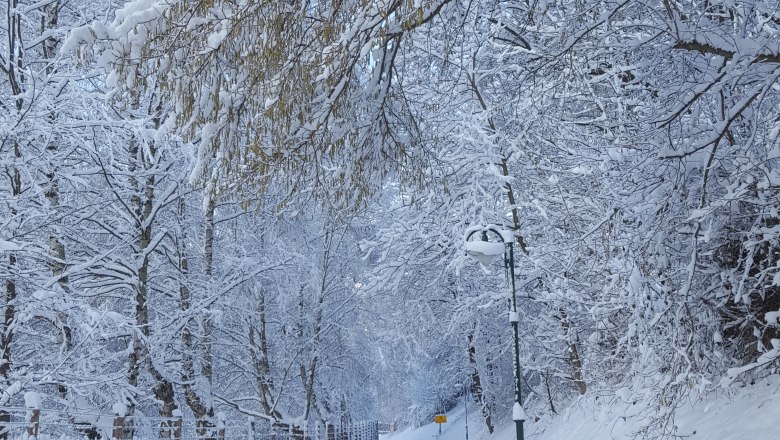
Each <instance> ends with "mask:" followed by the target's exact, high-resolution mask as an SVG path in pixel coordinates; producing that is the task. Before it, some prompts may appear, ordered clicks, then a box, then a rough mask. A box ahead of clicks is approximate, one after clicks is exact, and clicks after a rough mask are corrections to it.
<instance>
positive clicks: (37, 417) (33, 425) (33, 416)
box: [24, 391, 41, 440]
mask: <svg viewBox="0 0 780 440" xmlns="http://www.w3.org/2000/svg"><path fill="white" fill-rule="evenodd" d="M24 406H25V407H27V410H28V411H27V438H28V439H29V440H35V439H37V438H38V431H39V430H40V421H41V395H40V394H38V393H36V392H35V391H28V392H26V393H24Z"/></svg>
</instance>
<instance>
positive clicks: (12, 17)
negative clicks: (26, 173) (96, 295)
mask: <svg viewBox="0 0 780 440" xmlns="http://www.w3.org/2000/svg"><path fill="white" fill-rule="evenodd" d="M18 6H19V2H18V0H7V5H6V11H7V15H6V18H7V22H6V30H7V32H8V42H7V44H8V53H7V57H8V61H7V69H6V73H7V75H8V83H9V85H10V86H11V93H13V94H14V96H16V98H15V99H14V107H15V108H16V111H17V112H19V113H21V111H22V105H23V103H24V101H23V98H22V97H21V92H22V87H21V81H20V78H19V76H18V74H17V71H21V70H22V66H23V63H22V59H23V57H22V55H23V49H22V47H21V41H20V38H21V33H22V31H21V21H20V17H19V11H18ZM21 157H22V152H21V149H20V148H19V144H18V143H17V142H15V141H14V142H13V159H14V162H17V161H19V160H20V159H21ZM8 177H9V180H10V181H9V187H10V188H11V203H12V206H11V216H16V215H18V211H17V210H16V205H15V204H14V203H15V202H16V201H17V200H18V198H19V196H20V195H21V193H22V176H21V173H20V172H19V169H18V168H17V167H16V166H15V165H14V166H13V167H11V169H10V170H9V172H8ZM16 265H17V256H16V254H15V253H14V252H9V253H8V275H9V276H8V278H7V279H6V280H5V307H4V310H3V327H2V329H0V330H2V334H0V352H1V353H0V381H2V386H3V390H2V391H3V393H8V392H9V391H10V390H9V388H10V387H11V371H12V370H13V363H12V356H11V348H12V344H13V340H14V334H15V330H14V322H15V321H16V297H17V294H18V291H17V285H16V278H15V275H14V270H15V267H16ZM10 421H11V414H10V413H8V412H7V411H3V410H0V426H2V427H3V428H0V440H6V439H8V433H6V432H4V427H7V426H9V425H8V422H10ZM3 422H4V423H3Z"/></svg>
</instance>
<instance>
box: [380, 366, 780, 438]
mask: <svg viewBox="0 0 780 440" xmlns="http://www.w3.org/2000/svg"><path fill="white" fill-rule="evenodd" d="M558 411H559V414H557V415H546V416H542V417H541V418H539V419H538V420H537V419H536V417H534V415H533V414H531V413H529V420H526V422H525V425H524V426H525V438H526V440H571V439H575V438H576V439H584V440H629V439H643V438H654V437H643V436H642V435H636V431H637V429H639V428H640V427H641V426H642V420H641V419H640V418H637V417H633V418H632V417H627V418H626V419H625V420H624V419H623V417H624V416H625V415H626V414H631V413H633V411H632V405H631V403H624V402H623V401H621V400H620V399H616V402H613V403H611V404H608V405H599V404H597V403H595V402H594V401H593V400H592V399H590V398H580V399H576V400H575V401H573V402H572V403H571V404H570V405H569V407H568V408H565V409H561V408H558ZM468 412H469V440H488V439H489V440H515V425H514V423H513V422H511V421H510V422H508V423H506V424H504V425H502V426H499V427H498V429H497V430H496V432H494V433H493V435H492V436H489V435H487V433H486V432H485V430H484V424H482V423H481V421H480V417H479V415H478V414H477V413H476V409H475V408H473V407H472V405H471V403H470V404H469V411H468ZM778 415H780V377H778V376H777V375H775V376H774V377H771V378H769V379H763V380H760V381H757V382H756V383H755V385H748V386H745V387H741V388H740V387H736V386H735V387H733V388H732V389H731V390H729V391H724V390H720V391H718V392H713V393H710V394H708V395H706V396H704V397H701V398H699V399H691V401H690V402H688V403H685V404H683V405H681V406H680V407H679V408H678V409H677V411H676V412H675V417H674V420H673V422H672V426H676V427H677V431H676V434H677V435H679V436H682V438H686V439H688V440H777V439H778V438H780V431H778V427H777V420H778ZM437 434H438V426H437V425H436V424H434V423H430V424H428V425H424V426H422V427H420V428H416V429H407V430H405V431H402V432H399V433H396V434H394V435H389V436H383V437H382V438H381V439H380V440H464V439H465V423H464V417H463V406H462V405H461V406H460V407H459V408H457V409H456V410H454V411H452V412H451V413H449V414H448V423H446V424H444V425H443V426H442V435H441V436H440V437H439V436H438V435H437Z"/></svg>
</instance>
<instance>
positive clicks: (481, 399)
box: [467, 330, 495, 434]
mask: <svg viewBox="0 0 780 440" xmlns="http://www.w3.org/2000/svg"><path fill="white" fill-rule="evenodd" d="M467 338H468V342H469V346H468V359H469V365H470V366H471V395H472V396H473V397H474V401H475V402H476V403H477V406H478V407H479V409H480V412H481V413H482V418H483V419H484V420H485V426H486V427H487V430H488V433H489V434H492V433H493V430H494V429H495V426H494V425H493V415H492V413H491V411H490V406H489V405H488V403H487V399H485V394H484V393H483V390H482V378H481V377H480V375H479V367H478V366H477V347H476V345H475V344H474V331H473V330H472V331H470V332H469V334H468V335H467Z"/></svg>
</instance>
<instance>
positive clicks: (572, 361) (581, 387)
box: [559, 308, 588, 394]
mask: <svg viewBox="0 0 780 440" xmlns="http://www.w3.org/2000/svg"><path fill="white" fill-rule="evenodd" d="M559 313H560V319H561V325H562V326H563V335H564V336H565V337H566V340H567V341H568V344H569V348H568V350H569V365H571V368H572V377H573V378H574V385H576V386H577V391H579V393H580V394H585V392H586V391H587V389H588V387H587V386H586V384H585V379H584V377H583V375H582V360H581V359H580V352H579V350H578V349H577V340H576V338H575V340H573V341H572V340H570V338H571V336H570V334H569V333H570V331H571V325H570V324H569V317H568V315H567V314H566V310H564V309H563V308H560V309H559Z"/></svg>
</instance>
